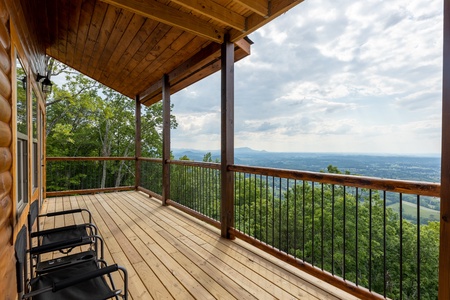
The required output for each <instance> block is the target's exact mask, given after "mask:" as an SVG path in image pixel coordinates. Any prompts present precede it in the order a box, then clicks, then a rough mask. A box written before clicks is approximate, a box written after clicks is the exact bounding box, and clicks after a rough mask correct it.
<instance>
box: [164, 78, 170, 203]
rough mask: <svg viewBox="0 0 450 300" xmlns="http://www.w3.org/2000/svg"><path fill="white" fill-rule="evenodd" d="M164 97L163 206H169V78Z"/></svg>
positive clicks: (165, 85) (165, 84)
mask: <svg viewBox="0 0 450 300" xmlns="http://www.w3.org/2000/svg"><path fill="white" fill-rule="evenodd" d="M162 95H163V155H162V157H163V174H162V176H163V188H162V204H163V205H167V200H169V199H170V165H169V163H168V162H169V160H170V83H169V76H167V75H164V76H163V78H162Z"/></svg>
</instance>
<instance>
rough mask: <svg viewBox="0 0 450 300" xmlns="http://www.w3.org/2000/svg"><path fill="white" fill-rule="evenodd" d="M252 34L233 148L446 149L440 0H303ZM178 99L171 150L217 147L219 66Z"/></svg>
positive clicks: (239, 86) (238, 80) (239, 85)
mask: <svg viewBox="0 0 450 300" xmlns="http://www.w3.org/2000/svg"><path fill="white" fill-rule="evenodd" d="M249 37H250V39H251V40H252V41H253V42H254V45H253V46H252V54H251V55H250V56H249V57H247V58H245V59H243V60H241V61H240V62H238V63H237V64H236V65H235V146H236V147H251V148H253V149H257V150H267V151H289V152H356V153H361V152H363V153H409V154H423V153H439V152H440V138H441V137H440V136H441V87H442V84H441V76H442V1H441V0H431V1H419V0H412V1H411V0H392V1H380V0H365V1H350V0H341V1H331V0H314V1H312V0H306V1H305V2H303V3H301V4H299V5H298V6H297V7H295V8H294V9H292V10H290V11H288V12H287V13H286V14H284V15H282V16H281V17H279V18H278V19H277V20H275V21H274V22H271V23H269V24H268V25H266V26H265V27H263V28H262V29H260V30H259V31H257V32H255V33H253V34H251V35H250V36H249ZM172 103H173V104H174V110H173V113H174V114H175V116H176V118H177V121H178V124H179V126H178V128H177V129H176V130H173V131H172V148H193V149H202V150H214V149H220V74H219V73H217V74H215V75H213V76H211V77H209V78H207V79H205V80H203V81H202V82H200V83H197V84H195V85H193V86H191V87H189V88H187V89H185V90H183V91H181V92H179V93H177V94H175V95H173V97H172Z"/></svg>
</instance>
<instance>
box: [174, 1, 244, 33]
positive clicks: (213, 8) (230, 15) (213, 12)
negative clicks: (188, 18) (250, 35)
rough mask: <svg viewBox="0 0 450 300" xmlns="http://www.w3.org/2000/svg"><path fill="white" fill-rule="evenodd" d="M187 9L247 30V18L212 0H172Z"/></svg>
mask: <svg viewBox="0 0 450 300" xmlns="http://www.w3.org/2000/svg"><path fill="white" fill-rule="evenodd" d="M172 2H175V3H177V4H179V5H181V6H183V7H185V8H187V9H191V10H193V11H195V12H197V13H199V14H202V15H204V16H206V17H208V18H211V19H213V20H215V21H217V22H220V23H222V24H225V25H226V26H230V27H233V28H234V29H236V30H239V31H242V32H245V18H244V17H243V16H241V15H240V14H238V13H236V12H234V11H232V10H230V9H228V8H226V7H225V6H222V5H220V4H218V3H216V2H214V1H210V0H172Z"/></svg>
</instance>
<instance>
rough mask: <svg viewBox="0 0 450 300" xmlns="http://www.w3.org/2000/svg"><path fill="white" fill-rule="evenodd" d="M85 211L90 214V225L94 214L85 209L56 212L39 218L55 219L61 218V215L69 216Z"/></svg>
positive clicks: (41, 215)
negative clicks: (56, 217)
mask: <svg viewBox="0 0 450 300" xmlns="http://www.w3.org/2000/svg"><path fill="white" fill-rule="evenodd" d="M83 211H85V212H87V213H88V215H89V223H92V214H91V212H90V211H89V210H87V209H85V208H76V209H68V210H61V211H55V212H50V213H46V214H40V215H38V217H55V216H61V215H67V214H74V213H82V212H83Z"/></svg>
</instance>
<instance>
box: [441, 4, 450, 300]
mask: <svg viewBox="0 0 450 300" xmlns="http://www.w3.org/2000/svg"><path fill="white" fill-rule="evenodd" d="M442 74H443V75H442V143H441V144H442V146H441V147H442V150H441V222H440V236H439V284H438V287H439V290H438V298H439V299H450V255H448V249H450V0H444V49H443V73H442Z"/></svg>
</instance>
